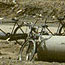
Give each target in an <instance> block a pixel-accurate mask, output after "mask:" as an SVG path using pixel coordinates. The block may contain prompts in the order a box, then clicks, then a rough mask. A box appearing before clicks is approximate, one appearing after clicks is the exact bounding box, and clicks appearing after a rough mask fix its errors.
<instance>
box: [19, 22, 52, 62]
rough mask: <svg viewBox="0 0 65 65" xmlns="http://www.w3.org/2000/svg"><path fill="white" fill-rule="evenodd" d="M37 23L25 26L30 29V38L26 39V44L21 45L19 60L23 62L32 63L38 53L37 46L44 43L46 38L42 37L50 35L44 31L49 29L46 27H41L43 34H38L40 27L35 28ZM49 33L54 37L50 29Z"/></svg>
mask: <svg viewBox="0 0 65 65" xmlns="http://www.w3.org/2000/svg"><path fill="white" fill-rule="evenodd" d="M36 23H37V21H36V22H35V23H34V24H27V23H26V24H25V26H28V27H29V28H30V32H29V33H28V37H27V38H26V40H25V42H24V43H23V44H22V45H21V48H20V58H19V59H20V60H22V61H24V60H26V61H32V60H33V58H34V55H35V54H36V53H37V46H38V45H40V44H41V42H42V41H44V38H42V35H49V34H48V32H47V33H45V31H43V28H47V26H46V25H44V26H41V28H42V29H41V32H38V29H39V27H38V26H35V24H36ZM47 29H48V28H47ZM48 31H49V32H50V33H51V34H52V35H53V33H52V32H51V31H50V30H49V29H48ZM42 33H44V34H42ZM40 37H41V38H42V39H40V41H39V38H40ZM48 39H49V38H48ZM45 40H46V39H45Z"/></svg>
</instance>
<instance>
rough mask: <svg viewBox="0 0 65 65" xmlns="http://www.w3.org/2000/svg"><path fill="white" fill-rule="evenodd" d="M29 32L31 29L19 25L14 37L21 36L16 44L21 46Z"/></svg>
mask: <svg viewBox="0 0 65 65" xmlns="http://www.w3.org/2000/svg"><path fill="white" fill-rule="evenodd" d="M28 32H29V27H28V26H25V25H19V26H18V27H17V28H16V29H15V30H14V35H19V36H20V37H18V38H17V39H16V42H17V43H18V44H21V41H22V40H21V39H23V40H25V39H26V37H27V33H28Z"/></svg>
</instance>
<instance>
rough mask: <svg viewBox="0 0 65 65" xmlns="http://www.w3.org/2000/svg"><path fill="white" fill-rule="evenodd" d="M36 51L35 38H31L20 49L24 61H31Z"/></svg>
mask: <svg viewBox="0 0 65 65" xmlns="http://www.w3.org/2000/svg"><path fill="white" fill-rule="evenodd" d="M35 52H36V43H35V41H34V40H32V39H29V40H28V41H27V42H26V43H24V45H23V46H22V47H21V49H20V54H21V59H22V61H31V60H32V59H33V57H34V55H35Z"/></svg>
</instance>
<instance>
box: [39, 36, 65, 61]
mask: <svg viewBox="0 0 65 65" xmlns="http://www.w3.org/2000/svg"><path fill="white" fill-rule="evenodd" d="M43 37H44V38H48V37H49V36H43ZM38 60H42V61H43V60H48V61H65V36H52V37H50V39H48V40H46V41H45V42H43V43H42V44H41V45H40V46H39V47H38Z"/></svg>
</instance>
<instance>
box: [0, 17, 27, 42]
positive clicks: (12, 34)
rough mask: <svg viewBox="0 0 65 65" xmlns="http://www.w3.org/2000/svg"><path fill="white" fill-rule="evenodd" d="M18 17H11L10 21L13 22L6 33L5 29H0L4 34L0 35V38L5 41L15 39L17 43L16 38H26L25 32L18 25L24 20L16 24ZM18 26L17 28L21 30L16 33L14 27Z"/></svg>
mask: <svg viewBox="0 0 65 65" xmlns="http://www.w3.org/2000/svg"><path fill="white" fill-rule="evenodd" d="M18 21H19V19H16V18H13V19H12V23H14V25H13V29H12V31H11V32H9V33H6V32H5V31H3V30H2V29H0V31H1V32H2V33H3V34H4V35H0V39H1V40H6V41H13V40H15V41H16V42H17V43H19V41H18V39H26V37H27V34H26V33H24V31H23V30H22V29H21V28H20V25H23V24H24V22H22V23H21V24H20V25H19V24H18ZM16 25H17V27H16ZM18 27H19V29H20V30H21V32H20V33H16V32H17V31H16V29H17V28H18Z"/></svg>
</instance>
